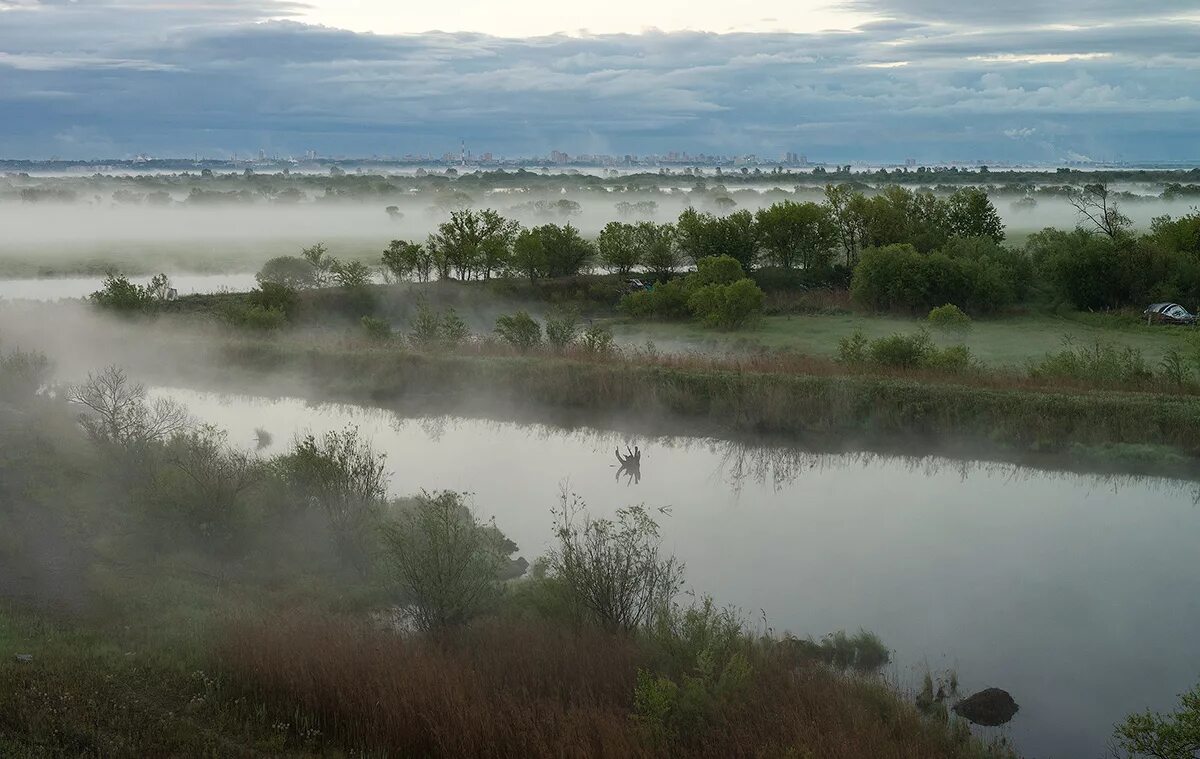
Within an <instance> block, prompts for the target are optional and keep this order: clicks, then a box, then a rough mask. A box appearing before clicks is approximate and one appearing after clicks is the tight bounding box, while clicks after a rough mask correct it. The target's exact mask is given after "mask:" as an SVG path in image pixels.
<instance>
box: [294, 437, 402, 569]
mask: <svg viewBox="0 0 1200 759" xmlns="http://www.w3.org/2000/svg"><path fill="white" fill-rule="evenodd" d="M385 459H386V456H385V455H384V454H382V453H376V452H375V450H374V449H373V448H372V447H371V445H370V443H369V442H368V441H366V440H364V439H363V438H362V436H361V435H360V434H359V432H358V428H356V427H348V428H347V429H345V430H343V431H341V432H337V431H332V432H327V433H325V434H324V435H323V436H321V437H319V438H318V437H316V436H315V435H311V434H309V435H304V436H302V437H298V438H297V439H296V440H295V442H294V443H293V444H292V450H291V452H290V453H288V454H287V455H285V456H282V457H280V458H279V459H277V461H276V466H277V467H278V469H279V471H280V473H281V474H282V475H283V476H284V477H285V479H286V480H287V481H288V482H290V483H291V484H292V486H293V488H294V489H295V491H296V494H297V496H298V497H299V499H300V500H301V502H302V503H306V504H308V505H311V506H313V507H316V508H317V509H319V510H320V511H321V512H322V513H323V514H324V515H325V517H326V519H327V520H328V524H329V526H330V528H331V530H332V532H333V535H334V540H335V543H336V547H337V549H338V551H339V554H340V555H341V557H342V559H343V560H344V561H346V562H347V563H349V564H351V565H353V566H354V567H355V568H357V569H358V570H359V571H360V572H365V571H366V570H367V569H368V567H369V566H370V564H371V562H372V560H373V558H374V545H373V542H374V537H375V530H376V529H377V527H378V524H379V517H380V513H381V510H382V507H383V499H384V495H385V492H386V491H385V489H386V482H387V475H386V464H385Z"/></svg>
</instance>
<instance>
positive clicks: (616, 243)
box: [596, 221, 642, 277]
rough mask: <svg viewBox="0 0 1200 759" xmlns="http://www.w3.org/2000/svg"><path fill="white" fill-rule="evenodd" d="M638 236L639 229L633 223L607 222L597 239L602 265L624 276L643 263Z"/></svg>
mask: <svg viewBox="0 0 1200 759" xmlns="http://www.w3.org/2000/svg"><path fill="white" fill-rule="evenodd" d="M637 238H638V230H637V227H636V226H634V225H633V224H626V223H624V222H619V221H611V222H609V223H608V224H606V225H605V226H604V229H602V230H601V231H600V236H599V238H597V240H596V245H597V248H598V250H599V261H600V263H601V265H602V266H604V267H605V268H606V269H608V270H609V271H611V272H614V273H616V274H618V275H620V276H622V277H624V276H628V274H629V272H631V271H633V270H634V269H635V268H637V267H638V266H639V265H640V264H641V263H642V260H641V253H642V249H641V247H640V246H639V245H638V239H637Z"/></svg>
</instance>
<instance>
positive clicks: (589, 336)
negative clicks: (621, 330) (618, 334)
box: [580, 324, 616, 356]
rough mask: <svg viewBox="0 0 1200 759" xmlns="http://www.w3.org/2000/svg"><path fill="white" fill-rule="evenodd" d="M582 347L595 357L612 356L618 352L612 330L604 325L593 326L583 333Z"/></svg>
mask: <svg viewBox="0 0 1200 759" xmlns="http://www.w3.org/2000/svg"><path fill="white" fill-rule="evenodd" d="M580 347H581V348H583V350H584V351H585V352H586V353H589V354H591V355H593V356H610V355H612V354H613V353H614V352H615V351H616V343H615V342H614V341H613V334H612V330H611V329H609V328H608V327H607V326H605V325H603V324H593V325H591V326H589V327H588V328H587V329H585V330H584V331H583V337H582V338H581V339H580Z"/></svg>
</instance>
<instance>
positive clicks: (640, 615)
mask: <svg viewBox="0 0 1200 759" xmlns="http://www.w3.org/2000/svg"><path fill="white" fill-rule="evenodd" d="M554 516H555V525H554V532H555V537H556V538H557V541H558V545H557V546H556V547H555V548H554V549H552V550H551V552H550V555H549V571H550V574H551V575H552V576H553V577H555V578H557V579H558V580H559V581H561V582H562V583H563V585H564V586H565V587H566V589H567V592H568V594H569V596H570V598H571V599H572V600H573V601H574V603H575V607H576V610H577V613H579V614H580V615H581V616H583V617H584V618H586V619H590V620H592V621H594V622H596V623H598V624H600V625H601V626H603V627H606V628H609V629H612V630H623V631H632V630H636V629H638V628H641V627H645V626H648V625H652V624H653V623H654V622H655V621H656V620H657V619H658V618H659V615H660V614H662V613H663V611H664V610H665V609H667V608H668V605H669V604H670V602H671V600H672V598H674V596H675V594H676V593H678V592H679V588H680V585H681V583H682V581H683V566H682V565H681V564H680V563H679V562H678V561H677V560H676V559H675V557H674V556H669V555H664V554H663V553H662V550H661V546H662V539H661V538H660V537H659V534H658V524H657V523H656V522H655V521H654V520H653V519H651V518H650V515H649V514H648V513H647V512H646V510H645V509H644V508H643V507H641V506H632V507H628V508H623V509H618V510H617V512H616V518H615V519H593V518H591V517H590V516H588V515H587V514H586V513H585V506H584V504H583V502H582V501H580V500H579V499H578V497H576V498H574V499H571V498H570V497H569V496H568V495H567V494H566V493H564V494H563V496H562V501H561V504H560V506H559V508H557V509H556V510H555V511H554Z"/></svg>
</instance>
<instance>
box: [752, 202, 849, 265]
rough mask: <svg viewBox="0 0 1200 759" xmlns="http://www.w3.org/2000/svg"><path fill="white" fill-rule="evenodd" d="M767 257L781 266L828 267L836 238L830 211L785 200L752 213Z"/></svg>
mask: <svg viewBox="0 0 1200 759" xmlns="http://www.w3.org/2000/svg"><path fill="white" fill-rule="evenodd" d="M755 221H756V223H757V224H758V236H759V239H760V240H761V243H762V247H763V250H764V252H765V253H766V255H767V259H768V260H769V261H770V262H771V263H772V264H774V265H775V266H779V267H781V268H784V269H794V268H796V267H797V266H800V267H802V268H804V269H806V270H812V269H825V268H828V266H829V265H830V263H831V262H832V258H833V245H834V242H835V240H836V238H837V229H836V227H835V226H834V223H833V219H832V216H831V214H830V211H829V209H828V208H826V207H825V206H821V205H817V204H816V203H794V202H792V201H790V200H785V201H783V202H782V203H776V204H774V205H772V206H770V207H769V208H763V209H760V210H759V211H758V213H757V214H755Z"/></svg>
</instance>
